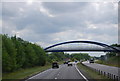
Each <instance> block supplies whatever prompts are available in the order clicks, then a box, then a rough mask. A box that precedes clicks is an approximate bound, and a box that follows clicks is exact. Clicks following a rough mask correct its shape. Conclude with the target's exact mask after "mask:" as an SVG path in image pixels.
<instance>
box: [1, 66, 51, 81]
mask: <svg viewBox="0 0 120 81" xmlns="http://www.w3.org/2000/svg"><path fill="white" fill-rule="evenodd" d="M49 68H51V65H45V66H37V67H32V68H27V69H21V70H19V71H15V72H12V73H3V74H2V75H3V76H2V79H9V80H10V79H11V80H12V79H17V80H18V81H19V80H20V79H24V78H27V77H30V76H32V75H34V74H37V73H39V72H42V71H44V70H46V69H49Z"/></svg>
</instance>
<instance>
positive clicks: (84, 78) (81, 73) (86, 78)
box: [75, 65, 88, 81]
mask: <svg viewBox="0 0 120 81" xmlns="http://www.w3.org/2000/svg"><path fill="white" fill-rule="evenodd" d="M75 68H76V69H77V71H78V73H79V74H80V75H81V76H82V77H83V78H84V79H85V80H86V81H88V79H87V78H86V77H85V76H84V75H83V74H82V73H81V72H80V71H79V70H78V68H77V66H76V65H75Z"/></svg>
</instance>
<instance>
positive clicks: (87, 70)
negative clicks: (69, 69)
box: [78, 63, 112, 81]
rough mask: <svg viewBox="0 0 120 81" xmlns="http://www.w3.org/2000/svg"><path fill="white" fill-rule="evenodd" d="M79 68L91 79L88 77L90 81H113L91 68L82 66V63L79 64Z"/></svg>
mask: <svg viewBox="0 0 120 81" xmlns="http://www.w3.org/2000/svg"><path fill="white" fill-rule="evenodd" d="M78 68H80V69H81V71H83V73H84V74H86V75H87V76H88V77H89V78H88V77H87V78H88V79H94V80H95V81H102V80H107V81H112V80H110V79H108V78H107V77H105V76H103V75H100V74H99V73H98V72H95V71H93V70H92V69H90V68H89V67H86V66H84V65H82V64H81V63H79V64H78Z"/></svg>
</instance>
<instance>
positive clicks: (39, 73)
mask: <svg viewBox="0 0 120 81" xmlns="http://www.w3.org/2000/svg"><path fill="white" fill-rule="evenodd" d="M50 69H51V68H50ZM50 69H48V70H50ZM48 70H45V71H43V72H41V73H38V74H36V75H34V76H32V77H30V78H28V79H27V80H29V79H32V78H34V77H36V76H38V75H40V74H42V73H44V72H47V71H48ZM27 80H25V81H27Z"/></svg>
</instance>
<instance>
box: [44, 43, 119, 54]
mask: <svg viewBox="0 0 120 81" xmlns="http://www.w3.org/2000/svg"><path fill="white" fill-rule="evenodd" d="M68 43H89V44H95V45H99V46H102V47H109V48H112V49H113V51H114V52H120V50H118V49H116V48H114V47H112V46H109V45H107V44H103V43H100V42H94V41H67V42H62V43H58V44H54V45H52V46H49V47H47V48H45V49H44V50H45V51H47V50H48V49H50V48H52V47H55V46H59V45H62V44H68ZM59 51H60V50H59ZM63 51H64V50H63Z"/></svg>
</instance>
